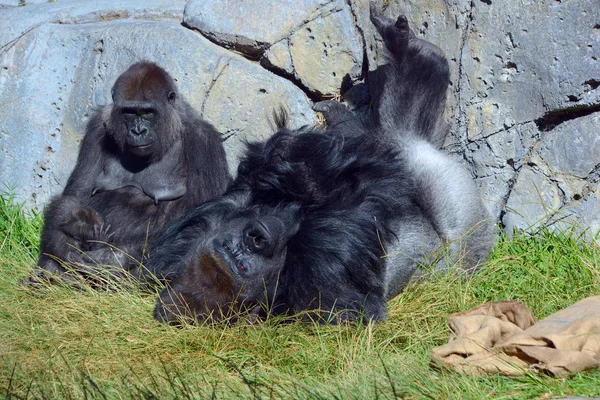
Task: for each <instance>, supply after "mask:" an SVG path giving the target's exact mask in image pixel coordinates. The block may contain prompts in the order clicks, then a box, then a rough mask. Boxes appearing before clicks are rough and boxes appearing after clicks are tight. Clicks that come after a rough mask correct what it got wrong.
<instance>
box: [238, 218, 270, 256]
mask: <svg viewBox="0 0 600 400" xmlns="http://www.w3.org/2000/svg"><path fill="white" fill-rule="evenodd" d="M243 240H244V244H245V245H246V247H247V248H248V250H249V251H250V252H251V253H254V254H263V255H265V256H269V255H271V254H272V253H273V250H274V248H275V241H274V240H273V237H272V236H271V233H270V232H269V229H268V228H267V226H266V225H265V224H263V223H262V222H260V221H253V222H251V223H249V224H248V225H247V226H246V228H245V229H244V233H243Z"/></svg>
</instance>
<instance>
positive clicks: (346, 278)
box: [146, 5, 494, 323]
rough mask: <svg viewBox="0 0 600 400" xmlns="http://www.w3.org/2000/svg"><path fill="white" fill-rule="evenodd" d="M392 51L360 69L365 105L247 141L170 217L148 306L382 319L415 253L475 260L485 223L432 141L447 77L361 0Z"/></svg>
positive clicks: (466, 180) (170, 314) (417, 257)
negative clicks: (207, 188) (229, 166)
mask: <svg viewBox="0 0 600 400" xmlns="http://www.w3.org/2000/svg"><path fill="white" fill-rule="evenodd" d="M371 20H372V22H373V24H374V25H375V27H376V28H377V30H378V32H379V33H380V34H381V36H382V37H383V39H384V42H385V44H386V47H387V49H388V50H389V52H390V63H389V64H388V65H385V66H383V67H381V68H380V69H379V71H378V73H377V75H375V76H376V78H374V79H373V80H372V81H370V82H369V87H370V91H371V101H372V104H373V109H374V111H373V114H372V115H370V116H369V117H367V118H363V117H362V116H355V115H353V114H352V113H350V112H349V111H347V110H346V109H345V108H344V107H343V106H341V105H339V104H338V103H334V102H325V103H321V104H319V105H318V107H317V109H319V110H321V111H323V112H324V114H325V116H326V119H327V123H328V128H327V129H326V130H325V132H323V133H321V132H320V131H319V130H317V129H316V128H304V129H300V130H298V131H290V130H288V129H286V128H285V126H284V125H285V118H283V117H282V116H281V115H280V116H279V118H278V121H277V122H278V127H279V131H278V132H277V133H276V134H275V135H274V136H273V137H272V138H271V139H269V140H268V141H266V142H264V143H257V144H252V145H250V146H249V149H248V152H247V154H246V156H245V159H244V160H243V161H242V163H241V164H240V167H239V170H238V177H237V178H236V180H235V181H234V182H233V184H232V185H231V186H230V187H229V189H228V190H227V192H226V194H225V195H224V196H223V197H221V198H218V199H215V200H213V201H211V202H209V203H207V204H205V205H203V206H201V207H200V208H198V209H197V210H196V211H194V212H193V213H191V214H190V215H188V216H185V217H184V218H182V219H181V220H179V221H178V222H176V223H175V224H173V225H172V226H170V227H169V228H168V229H167V230H166V231H165V233H164V235H163V237H162V238H161V239H160V241H161V243H160V244H159V245H158V246H157V248H156V251H155V252H154V253H153V254H152V256H151V257H150V259H149V261H148V263H147V265H146V266H147V267H148V269H149V271H150V272H152V273H154V274H156V275H158V276H161V277H163V278H165V279H166V280H168V281H170V282H171V283H170V285H169V286H168V287H167V288H166V289H165V290H164V291H163V292H162V293H161V295H160V297H159V299H158V302H157V306H156V309H155V313H154V315H155V318H157V319H158V320H159V321H163V322H168V323H177V322H178V321H180V319H181V318H186V317H190V318H192V319H194V320H196V321H205V320H215V319H220V318H223V317H229V316H232V315H233V316H235V315H237V313H238V311H239V310H250V311H251V314H257V315H260V314H263V313H265V312H269V313H271V314H281V313H289V312H292V313H297V312H300V311H304V310H310V311H311V313H314V314H315V315H316V316H318V317H322V318H324V320H333V321H340V320H353V319H356V318H361V317H362V318H365V319H367V320H368V319H375V320H378V319H383V318H385V315H386V309H385V303H386V301H387V300H389V299H391V298H392V297H394V296H396V295H397V294H398V293H400V292H401V291H402V289H403V288H404V287H405V286H406V285H407V283H408V282H409V281H410V280H411V279H413V278H414V277H415V276H418V275H420V274H422V270H423V268H421V267H423V266H432V267H433V269H434V270H444V269H447V268H449V266H450V265H452V264H454V263H459V265H460V266H461V267H463V268H464V269H466V270H468V271H472V270H474V269H475V268H476V267H477V265H478V264H479V263H481V262H482V261H483V260H485V258H486V257H487V256H488V254H489V251H490V247H491V244H492V239H493V230H494V229H493V224H492V223H491V221H490V219H489V218H488V215H487V212H486V210H485V207H484V206H483V204H482V202H481V200H480V199H479V198H478V194H477V191H476V188H475V185H474V182H473V180H472V178H471V176H470V175H469V173H468V172H467V171H466V170H465V169H464V168H463V167H462V166H461V165H460V164H459V163H458V162H457V161H454V160H453V159H452V158H451V157H450V156H449V155H447V154H445V153H444V152H442V151H441V150H439V149H438V148H437V147H438V145H439V143H440V140H441V139H443V136H444V134H445V123H444V121H443V118H442V114H443V110H444V106H445V101H446V90H447V87H448V84H449V68H448V63H447V60H446V58H445V57H444V55H443V54H442V52H441V50H440V49H439V48H437V47H436V46H434V45H433V44H431V43H428V42H426V41H424V40H422V39H418V38H416V37H415V36H414V34H413V33H412V32H411V31H410V29H409V28H408V23H407V20H406V18H405V17H403V16H401V17H399V18H398V20H397V21H395V22H394V21H392V20H389V19H387V18H385V17H383V16H382V15H381V14H379V13H378V12H377V11H376V10H375V8H374V6H373V5H371Z"/></svg>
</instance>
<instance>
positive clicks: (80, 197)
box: [31, 62, 230, 281]
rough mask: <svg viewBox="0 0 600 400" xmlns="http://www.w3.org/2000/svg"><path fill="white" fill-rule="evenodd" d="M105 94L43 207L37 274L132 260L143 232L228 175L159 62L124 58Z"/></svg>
mask: <svg viewBox="0 0 600 400" xmlns="http://www.w3.org/2000/svg"><path fill="white" fill-rule="evenodd" d="M112 99H113V104H111V105H108V106H105V107H104V108H102V109H100V110H98V111H97V112H96V113H95V114H94V115H93V117H92V118H91V120H90V121H89V123H88V126H87V129H86V133H85V136H84V138H83V141H82V143H81V147H80V151H79V156H78V159H77V164H76V165H75V168H74V170H73V172H72V173H71V176H70V177H69V180H68V182H67V185H66V187H65V189H64V191H63V193H62V194H61V195H60V196H58V197H56V198H55V199H53V200H52V202H51V203H50V205H49V206H48V207H47V209H46V211H45V224H44V229H43V232H42V238H41V252H40V253H41V254H40V257H39V261H38V266H39V267H41V268H42V271H37V272H39V273H43V270H45V271H49V272H52V273H55V274H58V275H60V276H62V277H63V278H66V279H69V280H71V279H72V278H73V277H72V276H71V275H69V273H68V272H67V269H70V268H72V269H74V270H76V271H77V272H79V273H81V274H83V275H85V276H92V275H95V272H97V270H98V269H100V270H102V269H105V268H109V265H112V266H114V265H117V266H118V265H119V264H121V265H123V266H125V265H136V264H137V263H139V260H140V259H141V258H142V256H143V253H144V251H145V250H146V242H147V239H148V236H149V235H150V234H152V233H153V232H156V231H158V230H160V229H162V227H163V226H164V225H165V224H166V223H167V222H170V221H171V220H172V219H176V218H177V217H179V216H181V215H182V214H183V213H184V212H186V211H190V210H192V209H194V208H195V207H198V206H199V205H200V204H202V203H204V202H205V201H207V200H209V199H211V198H213V197H216V196H219V195H221V194H223V192H224V191H225V189H226V187H227V184H228V183H229V182H230V178H229V175H228V168H227V162H226V159H225V151H224V149H223V145H222V143H221V137H220V135H219V133H218V132H217V131H216V130H215V129H214V128H213V127H212V126H211V125H210V124H208V123H206V122H204V121H202V120H200V118H199V117H198V116H197V115H196V113H195V112H194V111H193V110H192V108H191V107H190V105H189V104H188V103H187V102H186V101H185V100H184V99H182V98H181V97H180V95H179V93H178V91H177V88H176V86H175V82H174V81H173V79H172V78H171V76H169V74H168V73H167V72H166V71H165V70H164V69H162V68H161V67H159V66H158V65H156V64H154V63H150V62H140V63H137V64H134V65H132V66H131V67H129V69H127V71H125V72H124V73H123V74H122V75H121V76H119V77H118V79H117V80H116V82H115V84H114V86H113V88H112ZM131 260H138V262H137V263H135V262H134V263H132V262H131ZM66 267H70V268H66ZM113 273H115V274H118V273H119V267H117V268H116V269H115V271H113ZM31 279H32V280H34V281H35V278H31Z"/></svg>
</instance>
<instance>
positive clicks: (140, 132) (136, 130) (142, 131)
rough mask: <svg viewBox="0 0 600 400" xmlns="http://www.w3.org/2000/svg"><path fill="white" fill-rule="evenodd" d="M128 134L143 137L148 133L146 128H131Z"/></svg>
mask: <svg viewBox="0 0 600 400" xmlns="http://www.w3.org/2000/svg"><path fill="white" fill-rule="evenodd" d="M130 132H131V134H132V135H133V136H144V135H145V134H147V133H148V128H145V127H137V126H136V127H135V128H131V131H130Z"/></svg>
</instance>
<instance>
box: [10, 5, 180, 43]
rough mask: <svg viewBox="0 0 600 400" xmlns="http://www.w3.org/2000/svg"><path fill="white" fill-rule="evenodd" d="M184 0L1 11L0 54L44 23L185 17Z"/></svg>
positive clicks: (46, 6)
mask: <svg viewBox="0 0 600 400" xmlns="http://www.w3.org/2000/svg"><path fill="white" fill-rule="evenodd" d="M184 5H185V1H184V0H143V1H141V0H134V1H128V2H126V3H124V2H123V1H120V0H106V1H90V0H60V1H56V2H45V3H39V4H33V5H30V6H26V7H18V8H9V9H5V10H2V11H1V15H0V16H1V18H0V54H1V53H2V52H3V51H5V48H6V47H8V46H9V45H10V44H11V43H14V42H15V41H16V40H17V39H19V38H20V37H21V36H23V35H24V34H26V33H27V32H29V31H31V30H32V29H35V28H36V27H38V26H41V25H43V24H48V23H53V24H83V23H90V22H104V21H111V20H120V19H130V20H136V19H150V20H154V19H177V20H179V21H181V19H182V18H183V7H184Z"/></svg>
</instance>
